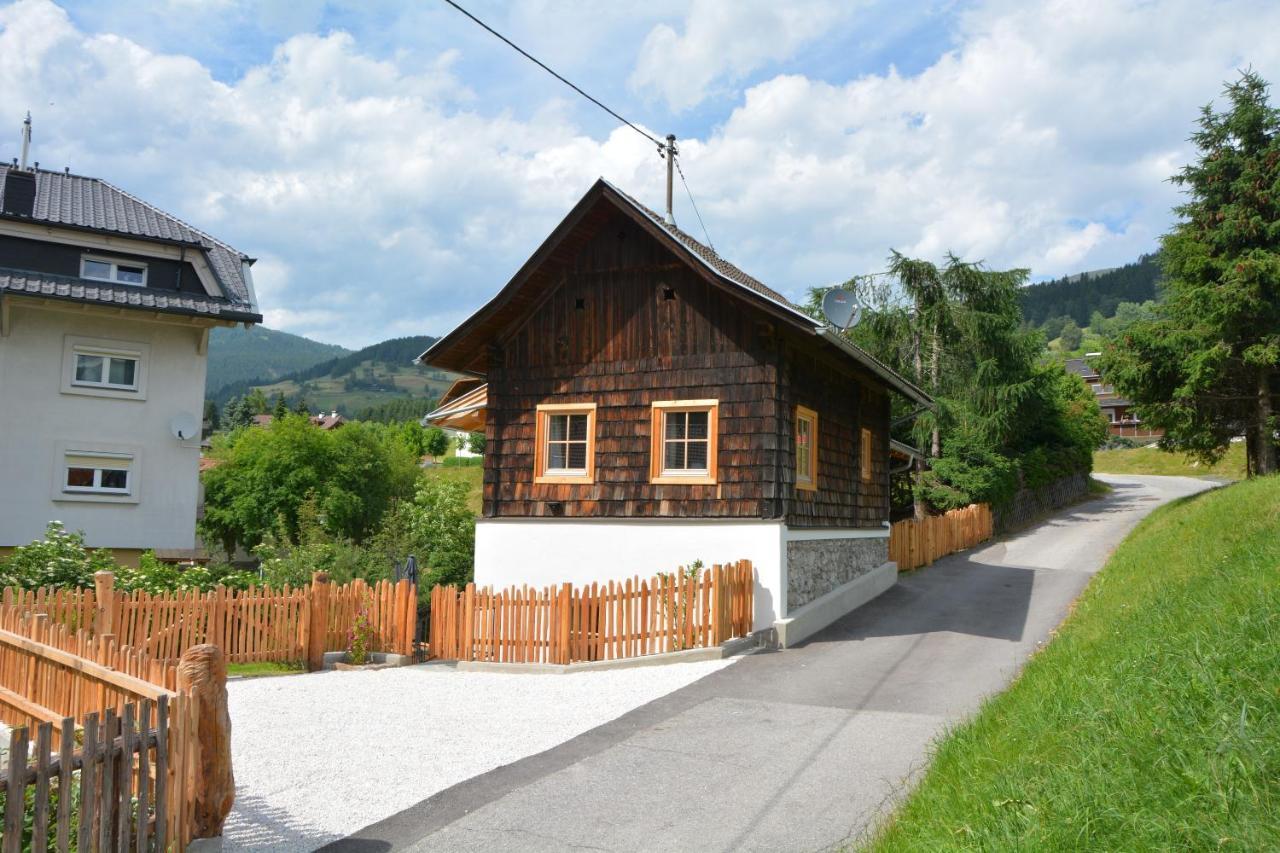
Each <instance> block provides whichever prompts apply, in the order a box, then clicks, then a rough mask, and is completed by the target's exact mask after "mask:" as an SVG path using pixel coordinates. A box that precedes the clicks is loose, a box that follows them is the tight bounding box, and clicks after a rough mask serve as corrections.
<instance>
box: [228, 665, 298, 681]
mask: <svg viewBox="0 0 1280 853" xmlns="http://www.w3.org/2000/svg"><path fill="white" fill-rule="evenodd" d="M306 671H307V667H306V666H305V665H304V664H303V663H302V662H301V661H296V662H290V663H278V662H276V661H260V662H258V663H229V664H227V675H239V676H244V677H248V678H256V677H258V676H262V675H292V674H294V673H297V672H306Z"/></svg>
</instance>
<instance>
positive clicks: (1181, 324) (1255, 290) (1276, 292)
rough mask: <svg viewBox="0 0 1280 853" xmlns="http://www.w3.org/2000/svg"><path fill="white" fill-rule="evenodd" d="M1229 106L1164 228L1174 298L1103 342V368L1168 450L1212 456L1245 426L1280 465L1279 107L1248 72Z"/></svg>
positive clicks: (1260, 459)
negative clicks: (1279, 435)
mask: <svg viewBox="0 0 1280 853" xmlns="http://www.w3.org/2000/svg"><path fill="white" fill-rule="evenodd" d="M1225 94H1226V98H1227V101H1228V109H1226V110H1225V111H1224V112H1215V111H1214V109H1213V106H1212V104H1210V105H1208V106H1206V107H1204V109H1203V110H1202V111H1201V115H1200V119H1199V122H1198V129H1197V130H1196V132H1195V133H1194V134H1193V135H1192V137H1191V141H1192V142H1193V143H1194V144H1195V146H1196V148H1197V149H1198V151H1199V159H1198V160H1197V161H1196V162H1195V163H1193V164H1191V165H1188V166H1186V167H1184V168H1183V170H1182V171H1181V172H1180V173H1179V174H1177V175H1175V176H1174V177H1173V181H1174V183H1176V184H1178V185H1179V186H1181V187H1182V188H1183V189H1184V191H1185V192H1186V194H1187V197H1188V198H1187V201H1186V203H1185V204H1182V205H1180V206H1179V207H1177V208H1175V212H1176V213H1177V214H1178V216H1179V221H1178V222H1177V223H1176V224H1175V225H1174V226H1173V228H1172V230H1170V231H1169V232H1168V233H1167V234H1165V235H1164V237H1163V239H1162V241H1161V246H1162V257H1163V261H1164V272H1165V277H1166V280H1165V285H1164V287H1165V299H1164V302H1163V303H1161V304H1160V306H1159V307H1158V308H1157V312H1158V313H1157V316H1156V317H1155V318H1154V319H1151V320H1145V321H1142V320H1140V321H1138V322H1135V323H1133V324H1131V325H1130V326H1129V327H1128V328H1127V330H1126V331H1125V332H1124V333H1123V334H1122V335H1121V336H1120V337H1119V338H1118V339H1117V340H1116V341H1115V344H1114V346H1113V347H1111V348H1109V349H1108V350H1107V351H1106V352H1105V353H1104V358H1103V360H1102V362H1101V363H1100V367H1101V369H1102V372H1103V373H1104V374H1105V375H1106V376H1107V378H1108V380H1109V381H1111V382H1112V383H1114V384H1115V386H1116V388H1117V390H1119V392H1120V393H1121V394H1124V395H1125V396H1126V397H1128V398H1129V399H1131V400H1133V401H1134V402H1135V403H1136V404H1137V410H1138V414H1139V416H1140V417H1142V419H1143V420H1144V421H1146V422H1147V423H1148V424H1149V425H1151V426H1154V427H1158V428H1160V429H1163V430H1164V431H1165V437H1164V439H1163V441H1162V444H1163V445H1164V447H1165V448H1166V449H1176V450H1183V451H1186V452H1189V453H1192V454H1194V455H1197V456H1199V457H1201V458H1203V459H1207V460H1212V459H1216V458H1219V457H1221V455H1222V454H1223V453H1224V452H1226V449H1227V447H1228V445H1229V442H1230V440H1231V439H1232V438H1233V437H1235V436H1237V435H1240V434H1241V433H1244V435H1245V436H1246V440H1247V442H1246V448H1247V455H1248V459H1249V473H1250V474H1251V475H1253V474H1270V473H1273V472H1275V471H1276V470H1277V466H1276V418H1275V405H1276V400H1275V397H1276V394H1277V390H1276V389H1277V385H1278V384H1280V111H1277V109H1276V108H1275V107H1273V106H1272V105H1271V104H1270V101H1269V99H1268V97H1267V84H1266V82H1265V81H1263V80H1262V78H1261V77H1259V76H1258V75H1257V74H1254V73H1253V72H1251V71H1250V72H1246V73H1244V74H1243V75H1241V77H1240V79H1239V80H1237V81H1236V82H1234V83H1232V84H1229V85H1228V86H1227V89H1226V92H1225Z"/></svg>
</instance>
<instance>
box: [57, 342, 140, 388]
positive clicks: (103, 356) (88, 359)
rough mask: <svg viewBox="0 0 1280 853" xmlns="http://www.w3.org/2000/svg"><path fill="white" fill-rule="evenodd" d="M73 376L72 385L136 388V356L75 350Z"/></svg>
mask: <svg viewBox="0 0 1280 853" xmlns="http://www.w3.org/2000/svg"><path fill="white" fill-rule="evenodd" d="M75 358H76V364H75V378H74V379H72V380H71V384H72V385H87V386H89V387H93V388H114V389H117V390H122V391H123V390H127V391H136V390H138V358H137V356H134V355H121V354H112V353H105V352H93V351H83V350H80V349H78V348H77V349H76V351H75Z"/></svg>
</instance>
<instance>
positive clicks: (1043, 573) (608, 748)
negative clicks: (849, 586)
mask: <svg viewBox="0 0 1280 853" xmlns="http://www.w3.org/2000/svg"><path fill="white" fill-rule="evenodd" d="M1099 479H1104V480H1106V481H1107V482H1109V483H1111V484H1112V485H1113V486H1114V492H1113V493H1112V494H1110V495H1108V496H1107V497H1105V498H1103V499H1099V500H1094V501H1090V502H1087V503H1084V504H1080V505H1078V506H1076V507H1074V508H1071V509H1068V510H1066V511H1064V512H1062V513H1060V514H1058V515H1056V516H1054V517H1053V518H1051V519H1050V520H1048V521H1046V522H1044V523H1042V524H1040V525H1038V526H1036V527H1034V528H1032V529H1030V530H1028V531H1026V532H1024V533H1021V534H1019V535H1016V536H1013V537H1008V538H1005V539H1002V540H999V541H997V542H994V543H993V544H991V545H989V546H986V547H983V548H980V549H977V550H974V551H971V552H968V553H965V554H957V555H953V556H952V557H948V558H946V559H943V560H940V561H939V562H937V563H936V564H934V565H933V566H931V567H929V568H925V569H922V570H920V571H918V572H915V573H913V574H910V575H904V576H902V577H901V579H900V580H899V582H898V584H897V585H896V586H895V587H894V588H893V589H891V590H889V591H888V592H886V593H885V594H884V595H882V596H881V597H880V598H878V599H876V600H875V601H873V602H871V603H870V604H868V605H866V606H865V607H863V608H861V609H859V610H857V611H855V612H854V613H852V614H850V615H848V616H846V617H845V618H844V619H842V620H841V621H839V622H837V623H836V624H834V625H832V626H831V627H829V628H828V629H827V630H825V631H824V632H822V633H821V634H819V635H817V636H815V637H814V638H813V639H811V640H810V641H809V642H808V643H806V644H805V645H803V646H800V647H798V648H795V649H791V650H788V651H784V652H758V653H755V654H752V655H749V656H747V657H746V658H744V659H743V660H741V661H739V662H738V663H737V664H735V665H734V666H731V667H729V668H727V669H724V670H721V671H719V672H717V673H715V674H713V675H711V676H708V677H707V678H704V679H702V680H701V681H698V682H696V683H694V684H692V685H690V686H689V687H686V688H684V689H682V690H679V691H677V692H675V693H672V694H670V695H668V696H666V697H663V698H662V699H659V700H657V701H655V702H652V703H650V704H648V705H645V706H642V707H640V708H637V709H636V710H634V711H632V712H630V713H628V714H626V715H625V716H623V717H620V718H619V719H617V720H614V721H613V722H610V723H607V724H606V725H603V726H601V727H599V728H596V729H593V730H592V731H590V732H587V733H585V734H583V735H581V736H579V737H577V738H574V739H573V740H570V741H568V742H566V743H564V744H561V745H560V746H558V747H556V748H554V749H551V750H548V751H547V752H544V753H541V754H539V755H534V756H531V757H529V758H526V759H523V760H521V761H518V762H516V763H514V764H510V765H507V766H505V767H500V768H498V769H496V770H493V771H491V772H489V773H486V774H484V775H482V776H478V777H476V778H474V779H470V780H468V781H466V782H463V783H462V784H459V785H456V786H454V787H453V788H449V789H447V790H445V791H442V792H441V793H439V794H437V795H435V796H433V797H431V798H430V799H428V800H424V801H423V802H421V803H419V804H418V805H416V806H413V807H412V808H409V809H407V810H405V811H403V812H401V813H399V814H397V815H394V816H392V817H390V818H388V819H386V820H384V821H381V822H380V823H377V824H374V825H373V826H371V827H368V828H366V829H365V830H363V831H362V832H360V833H358V834H357V835H355V836H353V837H351V838H349V839H346V840H344V841H340V842H337V843H336V844H334V845H331V846H330V847H329V848H326V849H329V850H348V851H383V850H412V851H471V850H475V851H507V850H509V851H521V852H522V853H528V851H543V850H547V851H551V850H556V851H558V850H572V849H583V850H607V851H638V850H645V851H647V850H653V851H663V852H664V853H669V851H694V850H696V851H720V850H726V851H727V850H759V851H766V850H767V851H816V850H828V849H831V848H833V847H840V846H842V845H845V844H849V843H852V842H856V841H857V840H858V839H859V838H861V837H863V835H864V834H865V833H867V832H868V831H869V830H870V829H871V828H873V827H874V825H875V823H876V821H877V819H878V818H880V817H881V816H882V815H884V814H885V813H886V810H887V809H889V808H892V806H893V804H894V802H895V801H896V799H897V798H898V797H899V796H900V795H901V794H902V793H903V792H904V791H906V790H907V789H909V787H910V785H911V784H912V782H913V781H914V780H915V779H916V778H917V776H918V774H919V773H920V772H921V770H922V769H923V767H924V765H925V763H926V760H927V756H928V751H929V746H930V742H931V741H932V740H933V739H934V738H935V737H936V736H937V735H938V734H939V733H941V732H942V731H944V730H945V729H946V728H947V727H948V726H950V725H954V724H955V723H956V722H958V721H960V720H962V719H964V718H965V717H966V716H968V715H970V714H971V713H972V712H973V711H974V710H975V709H976V708H977V707H978V706H979V704H980V703H981V702H982V700H983V699H984V698H985V697H987V696H990V695H991V694H993V693H996V692H998V691H1000V690H1002V689H1003V688H1004V687H1005V686H1006V685H1007V684H1008V683H1009V682H1010V680H1011V679H1012V678H1013V676H1014V675H1015V674H1016V673H1017V671H1018V670H1019V668H1020V667H1021V666H1022V664H1023V663H1024V662H1025V661H1026V660H1027V658H1028V656H1029V655H1031V653H1032V652H1034V651H1035V649H1036V647H1037V646H1038V645H1040V644H1042V643H1043V642H1045V641H1047V640H1048V638H1049V636H1050V633H1051V632H1052V631H1053V629H1054V628H1055V627H1056V626H1057V625H1058V624H1059V623H1060V622H1061V621H1062V619H1063V618H1064V617H1065V616H1066V614H1067V612H1068V608H1069V607H1070V605H1071V602H1072V601H1073V600H1074V599H1075V598H1076V596H1077V595H1079V594H1080V592H1081V590H1083V589H1084V587H1085V584H1086V583H1088V581H1089V577H1090V575H1092V574H1093V573H1094V572H1096V571H1097V570H1098V569H1100V568H1101V567H1102V565H1103V563H1104V562H1105V560H1106V557H1107V555H1108V554H1109V553H1110V552H1111V549H1112V548H1114V547H1115V546H1116V544H1117V543H1119V542H1120V540H1121V539H1123V538H1124V536H1125V535H1126V534H1127V533H1128V532H1129V530H1130V529H1132V527H1133V526H1134V525H1135V524H1136V523H1137V522H1138V521H1139V519H1141V518H1142V517H1143V516H1144V515H1146V514H1147V513H1148V512H1150V511H1151V510H1152V509H1154V508H1155V507H1156V506H1159V505H1160V504H1161V503H1164V502H1166V501H1169V500H1172V499H1174V498H1178V497H1182V496H1184V495H1189V494H1192V493H1195V492H1197V491H1201V490H1203V489H1205V488H1208V487H1209V486H1210V485H1212V484H1210V483H1207V482H1205V481H1202V480H1193V479H1187V478H1176V477H1138V476H1128V475H1126V476H1110V475H1099ZM513 677H514V676H513ZM440 735H441V737H448V736H449V733H448V732H441V733H440Z"/></svg>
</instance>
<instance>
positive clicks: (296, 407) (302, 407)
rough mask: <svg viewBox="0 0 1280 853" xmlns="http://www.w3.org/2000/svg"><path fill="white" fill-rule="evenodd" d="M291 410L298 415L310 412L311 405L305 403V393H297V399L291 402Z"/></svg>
mask: <svg viewBox="0 0 1280 853" xmlns="http://www.w3.org/2000/svg"><path fill="white" fill-rule="evenodd" d="M293 411H294V413H295V414H299V415H309V414H311V407H310V406H308V405H307V396H306V395H305V394H303V393H301V392H299V393H298V400H297V402H296V403H294V404H293Z"/></svg>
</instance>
